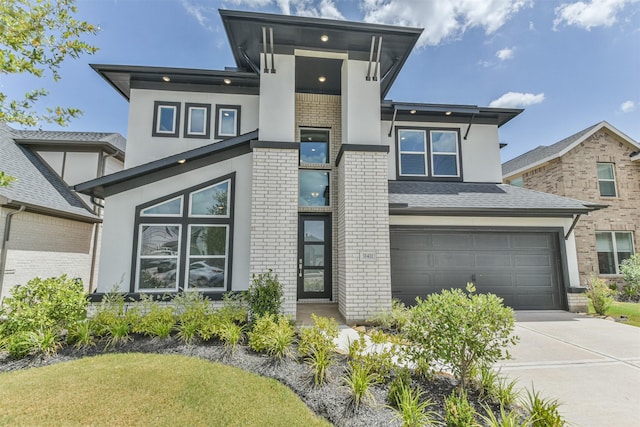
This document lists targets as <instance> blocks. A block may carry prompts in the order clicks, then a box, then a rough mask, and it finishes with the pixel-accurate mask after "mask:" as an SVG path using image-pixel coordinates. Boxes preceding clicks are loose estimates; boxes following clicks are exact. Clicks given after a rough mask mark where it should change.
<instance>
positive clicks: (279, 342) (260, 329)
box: [249, 314, 295, 360]
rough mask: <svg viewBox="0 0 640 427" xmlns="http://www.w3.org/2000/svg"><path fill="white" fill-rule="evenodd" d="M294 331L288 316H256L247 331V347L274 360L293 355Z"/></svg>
mask: <svg viewBox="0 0 640 427" xmlns="http://www.w3.org/2000/svg"><path fill="white" fill-rule="evenodd" d="M294 341H295V331H294V330H293V326H292V325H291V322H290V320H289V318H287V317H285V316H281V315H276V316H274V315H272V314H266V315H264V316H262V317H258V318H257V319H256V320H255V322H254V324H253V329H252V331H251V332H249V347H251V349H252V350H254V351H257V352H259V353H266V354H267V355H269V357H271V358H272V359H274V360H282V359H283V358H285V357H293V351H292V348H291V347H292V345H293V343H294Z"/></svg>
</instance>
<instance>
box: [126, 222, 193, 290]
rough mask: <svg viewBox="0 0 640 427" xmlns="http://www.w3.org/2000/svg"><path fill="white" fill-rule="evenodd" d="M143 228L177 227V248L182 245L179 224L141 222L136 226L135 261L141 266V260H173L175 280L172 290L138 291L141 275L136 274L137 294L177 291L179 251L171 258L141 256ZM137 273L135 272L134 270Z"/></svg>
mask: <svg viewBox="0 0 640 427" xmlns="http://www.w3.org/2000/svg"><path fill="white" fill-rule="evenodd" d="M143 227H178V248H179V247H180V246H181V245H182V225H181V224H176V223H163V222H159V223H155V222H154V223H149V222H146V221H145V222H142V223H140V224H138V226H137V227H136V229H137V231H138V233H137V234H138V235H137V238H136V240H137V250H136V253H137V258H136V259H137V261H138V263H139V264H142V260H143V259H165V258H175V260H176V278H175V284H174V286H173V287H172V288H150V289H140V282H141V277H140V276H141V275H139V274H136V278H135V281H136V290H138V292H143V293H150V294H157V293H164V292H175V291H177V289H178V283H179V280H178V279H179V278H178V274H177V272H178V271H179V269H180V251H178V254H177V255H172V256H159V255H158V256H154V255H142V254H141V252H142V228H143ZM136 271H137V270H136Z"/></svg>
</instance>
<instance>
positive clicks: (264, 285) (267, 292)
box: [247, 269, 283, 322]
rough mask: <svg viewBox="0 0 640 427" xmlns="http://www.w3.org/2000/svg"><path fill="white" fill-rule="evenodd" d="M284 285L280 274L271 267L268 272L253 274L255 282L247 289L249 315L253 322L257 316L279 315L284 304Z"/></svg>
mask: <svg viewBox="0 0 640 427" xmlns="http://www.w3.org/2000/svg"><path fill="white" fill-rule="evenodd" d="M282 295H283V292H282V285H281V284H280V281H279V280H278V275H277V274H274V273H273V271H272V270H271V269H269V271H268V272H267V273H261V274H258V275H257V276H256V275H255V274H254V275H253V283H252V284H251V286H249V290H248V291H247V303H248V304H249V312H250V313H249V316H250V319H251V321H252V322H253V321H254V320H255V319H256V318H258V317H262V316H264V315H265V314H271V315H273V316H277V315H278V314H279V313H280V306H281V305H282Z"/></svg>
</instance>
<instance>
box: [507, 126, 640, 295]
mask: <svg viewBox="0 0 640 427" xmlns="http://www.w3.org/2000/svg"><path fill="white" fill-rule="evenodd" d="M502 172H503V178H504V179H505V182H507V183H511V184H512V185H519V186H522V187H524V188H529V189H533V190H538V191H545V192H547V193H553V194H557V195H560V196H565V197H574V198H579V199H581V200H588V201H591V202H592V203H596V204H604V205H608V207H607V209H605V210H602V211H599V212H594V213H592V214H590V215H589V216H586V217H583V218H582V219H581V220H580V221H579V222H578V224H577V226H576V228H575V230H574V233H575V236H576V248H577V251H578V268H579V271H580V282H581V283H582V284H583V285H585V284H586V283H587V281H588V280H589V279H590V278H591V277H592V276H597V277H601V278H603V279H606V280H608V281H610V282H612V283H619V284H621V283H622V280H621V276H620V269H619V265H620V263H621V262H622V261H623V260H625V259H627V258H629V257H630V256H631V255H633V254H634V252H635V251H636V250H637V249H636V248H638V247H640V246H639V245H640V240H639V239H640V236H638V234H639V230H640V219H639V217H638V212H640V144H638V142H637V141H634V140H633V139H632V138H630V137H629V136H627V135H625V134H624V133H623V132H621V131H620V130H618V129H616V128H615V127H614V126H612V125H611V124H609V123H607V122H600V123H598V124H595V125H593V126H590V127H588V128H586V129H583V130H581V131H580V132H578V133H576V134H574V135H571V136H569V137H568V138H565V139H563V140H561V141H559V142H557V143H555V144H553V145H549V146H540V147H537V148H535V149H533V150H531V151H528V152H526V153H524V154H522V155H521V156H518V157H516V158H514V159H513V160H510V161H508V162H506V163H504V164H503V165H502Z"/></svg>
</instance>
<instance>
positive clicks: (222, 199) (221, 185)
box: [189, 179, 231, 218]
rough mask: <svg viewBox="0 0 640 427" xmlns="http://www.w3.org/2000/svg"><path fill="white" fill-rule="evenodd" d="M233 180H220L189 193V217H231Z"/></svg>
mask: <svg viewBox="0 0 640 427" xmlns="http://www.w3.org/2000/svg"><path fill="white" fill-rule="evenodd" d="M230 187H231V180H228V179H227V180H225V181H222V182H218V183H216V184H214V185H211V186H209V187H205V188H203V189H202V190H198V191H194V192H193V193H191V194H190V195H189V217H191V218H206V217H222V218H229V197H230V191H229V190H230Z"/></svg>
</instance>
